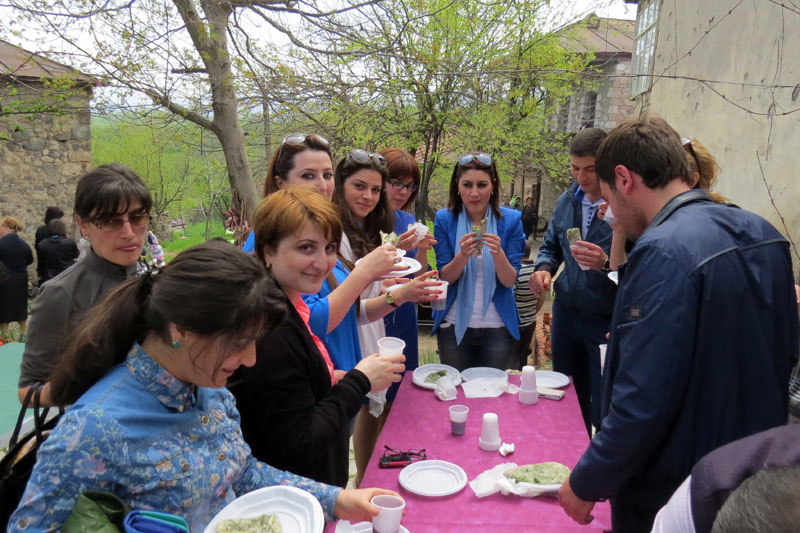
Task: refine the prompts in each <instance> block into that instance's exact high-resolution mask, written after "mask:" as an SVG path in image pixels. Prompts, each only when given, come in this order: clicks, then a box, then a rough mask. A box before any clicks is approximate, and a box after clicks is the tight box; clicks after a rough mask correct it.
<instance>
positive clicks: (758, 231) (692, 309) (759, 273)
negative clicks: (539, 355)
mask: <svg viewBox="0 0 800 533" xmlns="http://www.w3.org/2000/svg"><path fill="white" fill-rule="evenodd" d="M686 194H692V193H686ZM679 198H680V197H679ZM673 202H674V200H673V201H672V202H670V203H669V204H668V205H667V206H666V207H665V208H664V209H663V210H662V212H661V213H659V215H658V216H657V217H656V219H655V220H654V221H653V223H651V225H650V226H649V227H648V229H647V230H646V231H645V233H644V234H643V235H642V236H641V237H640V238H639V239H638V240H637V242H636V245H635V246H634V248H633V250H632V251H631V254H630V255H629V258H628V262H627V263H626V264H625V265H624V266H623V267H622V268H621V271H620V289H619V297H618V299H617V302H616V307H615V313H614V318H613V319H612V336H611V342H610V345H609V352H608V359H609V361H608V364H609V366H608V367H607V368H608V370H609V372H608V379H607V381H606V382H605V383H604V389H603V401H602V405H603V415H604V416H606V415H608V417H607V418H605V419H604V420H603V424H602V430H603V431H601V435H602V441H603V443H602V446H601V447H602V448H608V449H611V448H613V447H615V446H621V449H619V450H618V452H623V453H620V455H619V456H620V457H621V456H625V457H626V458H625V460H624V461H625V462H627V463H628V464H630V465H632V466H630V467H627V468H625V467H622V468H616V469H615V470H616V473H615V474H616V475H614V476H612V477H615V478H617V479H616V480H612V479H609V480H608V482H609V483H611V484H615V485H618V486H620V485H621V486H622V487H623V489H622V491H621V492H622V494H621V496H622V497H623V498H625V499H627V500H629V501H632V502H636V503H639V504H643V505H653V504H658V505H661V504H663V503H664V502H665V501H666V498H668V497H669V494H671V492H672V491H673V490H674V489H675V488H676V487H677V485H678V484H679V483H680V482H681V481H682V480H683V478H684V477H685V476H686V475H688V473H689V471H690V470H691V468H692V466H693V465H694V464H695V463H696V462H697V461H698V460H699V459H700V457H702V456H703V455H705V454H706V453H708V452H709V451H711V450H713V449H715V448H717V447H718V446H721V445H723V444H725V443H727V442H731V441H733V440H736V439H739V438H741V437H744V436H746V435H750V434H752V433H756V432H758V431H762V430H764V429H767V428H770V427H773V426H776V425H780V424H782V423H785V421H786V416H787V390H788V376H789V370H790V365H791V359H792V358H794V357H796V353H797V342H798V340H797V309H796V307H795V302H794V294H793V291H792V290H791V289H792V273H791V259H790V257H789V247H788V243H787V242H786V241H785V239H784V238H783V237H782V236H781V235H780V233H778V231H777V230H775V228H773V227H772V226H771V225H770V224H769V223H767V222H766V221H765V220H763V219H762V218H760V217H758V216H757V215H754V214H752V213H748V212H746V211H743V210H740V209H738V208H735V207H731V206H725V205H718V204H712V203H711V202H709V201H705V200H700V201H695V202H692V203H689V204H687V205H684V206H682V207H680V208H678V209H675V210H671V207H672V206H673V205H674V204H673ZM628 384H632V385H635V390H627V385H628ZM629 432H633V433H634V434H635V436H634V438H632V439H631V438H629V437H630V434H629ZM623 437H624V440H626V441H627V442H625V443H624V444H623V443H622V440H623ZM589 453H592V452H591V451H590V452H589ZM615 455H616V454H615ZM610 462H611V463H613V462H614V461H610ZM607 466H609V467H610V466H611V465H607ZM625 470H628V471H627V472H626V471H625ZM617 476H619V477H617ZM661 500H663V501H661Z"/></svg>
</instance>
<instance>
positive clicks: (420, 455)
mask: <svg viewBox="0 0 800 533" xmlns="http://www.w3.org/2000/svg"><path fill="white" fill-rule="evenodd" d="M384 448H385V451H384V452H383V456H381V459H380V462H379V463H378V466H379V467H380V468H398V467H403V466H406V465H409V464H411V463H413V462H414V461H421V460H423V459H426V457H427V456H426V455H425V448H421V449H418V450H407V451H403V450H395V449H394V448H390V447H389V446H384Z"/></svg>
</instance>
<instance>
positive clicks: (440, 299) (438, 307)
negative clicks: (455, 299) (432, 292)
mask: <svg viewBox="0 0 800 533" xmlns="http://www.w3.org/2000/svg"><path fill="white" fill-rule="evenodd" d="M439 283H441V285H439V286H437V287H436V288H437V289H439V290H440V291H442V293H441V294H437V295H436V299H435V300H432V301H431V309H433V310H434V311H442V310H443V309H444V308H445V304H447V285H448V283H447V282H446V281H442V280H439Z"/></svg>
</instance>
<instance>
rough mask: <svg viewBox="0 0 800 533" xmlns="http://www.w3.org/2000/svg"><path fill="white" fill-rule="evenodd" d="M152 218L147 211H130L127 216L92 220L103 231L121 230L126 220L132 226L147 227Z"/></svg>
mask: <svg viewBox="0 0 800 533" xmlns="http://www.w3.org/2000/svg"><path fill="white" fill-rule="evenodd" d="M150 219H151V217H150V215H148V214H147V213H130V214H128V216H127V217H114V218H103V219H100V220H92V221H91V222H92V224H94V225H95V226H97V228H98V229H100V230H103V231H119V230H121V229H122V227H123V226H124V225H125V223H126V222H128V223H129V224H130V225H131V228H146V227H147V225H148V224H149V223H150Z"/></svg>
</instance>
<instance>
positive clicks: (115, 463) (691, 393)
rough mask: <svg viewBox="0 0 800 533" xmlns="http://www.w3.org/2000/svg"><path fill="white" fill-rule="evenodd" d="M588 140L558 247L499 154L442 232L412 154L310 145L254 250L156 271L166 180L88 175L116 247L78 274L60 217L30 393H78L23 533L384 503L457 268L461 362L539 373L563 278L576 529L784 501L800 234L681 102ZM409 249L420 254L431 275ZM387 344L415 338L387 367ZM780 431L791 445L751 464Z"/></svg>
mask: <svg viewBox="0 0 800 533" xmlns="http://www.w3.org/2000/svg"><path fill="white" fill-rule="evenodd" d="M569 156H570V166H571V171H572V174H573V176H574V178H575V181H574V182H573V183H572V184H571V185H570V186H569V187H568V189H567V190H566V191H565V192H564V193H563V194H562V195H561V197H559V199H558V201H557V203H556V205H555V208H554V210H553V216H552V219H551V220H550V222H549V224H548V227H547V231H546V233H545V235H544V237H543V241H542V244H541V247H540V249H539V252H538V256H537V257H536V258H535V260H534V259H533V258H532V257H531V248H530V244H531V243H530V239H529V236H530V235H531V234H532V233H533V232H535V228H536V223H537V222H536V216H535V213H533V207H532V202H528V201H527V199H526V205H525V207H524V208H523V209H522V211H520V210H518V209H514V208H512V207H511V206H505V205H501V201H500V193H501V186H500V183H501V180H500V176H499V175H498V172H497V162H496V161H495V159H494V156H493V155H492V154H489V153H486V152H482V151H471V152H467V153H465V154H462V155H461V156H459V157H458V159H457V160H456V162H455V164H454V167H453V170H452V174H451V177H450V181H449V185H448V190H449V194H448V206H447V207H446V208H444V209H441V210H439V211H438V212H437V213H436V216H435V220H434V230H433V233H432V234H430V233H426V234H425V235H424V236H421V235H420V233H419V231H418V228H416V227H415V223H416V220H415V218H414V216H413V215H412V214H411V210H412V208H413V205H414V200H415V198H416V195H417V192H418V190H419V186H420V169H419V166H418V164H417V162H416V160H415V159H414V157H413V156H412V155H411V154H409V153H408V152H406V151H404V150H400V149H396V148H388V149H385V150H381V151H379V152H374V153H372V152H368V151H365V150H361V149H354V150H351V151H349V152H347V155H346V156H345V157H343V158H341V159H340V160H339V161H338V162H336V164H334V160H333V156H332V149H331V146H330V144H329V143H328V141H327V140H326V139H324V138H323V137H321V136H319V135H316V134H292V135H289V136H287V137H285V138H284V139H283V141H282V142H281V143H280V145H279V146H278V147H277V148H276V150H275V151H274V153H273V154H272V159H271V162H270V166H269V169H268V172H267V176H266V181H265V187H264V199H263V201H262V202H261V204H260V205H259V208H258V210H257V212H256V213H255V217H254V221H253V231H252V233H251V235H250V236H249V238H248V241H247V242H246V243H245V246H244V250H243V251H242V250H239V249H237V248H236V247H234V246H232V245H230V244H228V243H226V242H220V241H218V240H212V241H209V242H207V243H205V244H201V245H197V246H194V247H192V248H189V249H187V250H185V251H183V252H181V253H180V254H178V255H177V256H176V257H175V258H174V259H172V260H171V261H169V262H168V263H166V264H165V265H164V264H156V265H155V266H156V267H158V268H157V269H156V270H151V269H146V270H144V271H143V272H138V274H137V262H138V261H139V259H140V255H141V253H142V250H143V247H144V246H145V245H149V246H150V247H151V252H153V248H152V247H153V246H154V245H158V241H157V240H155V241H154V240H153V239H152V238H148V235H149V233H148V224H149V222H150V212H151V209H152V199H151V196H150V192H149V191H148V189H147V187H146V186H145V184H144V182H143V181H142V180H141V178H140V177H139V176H137V175H136V174H135V173H134V172H133V171H131V170H130V169H129V168H127V167H125V166H123V165H120V164H110V165H103V166H101V167H98V168H96V169H94V170H92V171H90V172H89V173H87V174H86V175H84V176H83V177H82V178H81V179H80V181H79V183H78V185H77V188H76V193H75V204H74V207H73V209H74V215H75V219H76V222H77V224H78V226H79V228H80V230H81V235H82V236H84V237H86V238H87V239H88V243H89V249H88V251H87V252H86V255H85V257H84V258H83V259H81V260H80V261H78V262H77V263H75V264H72V265H71V266H70V264H69V263H71V262H72V261H74V258H75V256H77V247H76V246H75V243H74V242H73V241H69V239H67V238H66V235H65V233H66V231H65V228H64V224H63V222H62V221H61V220H60V217H61V216H63V212H61V211H60V210H58V211H55V210H54V211H50V209H48V213H47V215H46V228H45V229H44V230H43V231H42V235H41V236H42V238H41V239H37V244H36V251H37V257H38V258H39V262H40V268H39V269H38V270H37V272H38V273H39V277H40V283H41V290H40V293H39V296H38V297H37V299H36V300H35V302H34V304H33V306H32V308H31V317H30V323H29V325H28V342H27V343H26V345H25V350H24V353H23V360H22V365H21V372H20V379H19V391H18V392H19V396H20V400H21V401H22V399H23V398H24V397H25V396H26V394H27V392H28V390H29V388H30V387H41V390H42V401H43V402H44V403H45V404H46V405H56V406H62V407H66V406H69V409H68V410H67V411H66V413H65V414H64V415H62V417H61V419H60V421H59V423H58V425H57V427H56V429H55V430H54V431H53V432H52V433H51V435H50V436H49V437H48V438H47V440H46V441H45V443H44V444H43V445H42V447H41V448H40V450H39V452H38V459H37V463H36V466H35V468H34V471H33V474H32V476H31V479H30V482H29V483H28V487H27V489H26V491H25V494H24V495H23V497H22V500H21V502H20V504H19V508H18V509H17V511H16V512H15V513H14V515H13V516H12V517H11V521H10V522H9V530H10V531H16V530H26V529H27V530H37V531H38V530H45V531H53V530H58V528H59V527H60V526H61V525H62V524H63V523H64V521H65V520H66V518H67V517H68V516H69V514H70V512H71V510H72V507H73V505H74V504H75V501H76V499H77V497H78V495H80V494H81V493H82V492H83V491H86V490H94V489H102V490H107V491H110V492H113V493H114V494H116V495H117V496H119V497H120V498H122V500H123V501H125V502H126V503H127V504H129V505H130V506H131V507H134V508H140V509H156V510H160V511H165V512H169V513H174V514H177V515H180V516H182V517H184V518H185V519H186V520H187V522H188V523H189V524H190V526H191V528H192V529H196V530H202V529H203V528H204V527H205V525H206V524H207V523H208V522H209V521H210V520H211V518H212V517H213V516H214V515H215V514H216V513H217V512H218V511H219V510H220V509H222V507H224V506H225V505H226V504H227V503H228V502H230V501H231V500H232V499H234V498H235V497H236V496H239V495H242V494H243V493H245V492H247V491H250V490H253V489H256V488H260V487H264V486H270V485H276V484H290V485H294V486H298V487H300V488H303V489H305V490H308V491H309V492H311V494H313V495H314V496H315V497H316V498H317V499H318V500H319V501H320V503H321V504H322V507H323V510H324V512H325V516H326V519H327V520H332V519H334V517H338V518H344V519H350V520H368V519H370V517H371V516H373V515H374V514H375V513H377V508H375V507H374V506H372V505H371V504H370V499H371V497H373V496H374V495H377V494H393V492H392V491H389V490H385V489H380V488H367V489H361V488H358V487H359V486H360V485H361V481H362V478H363V474H364V471H365V470H366V468H367V464H368V460H369V458H370V456H371V454H372V451H373V448H374V446H375V442H376V441H377V438H378V436H379V434H380V431H381V429H382V427H383V424H384V422H385V420H386V417H387V416H388V414H389V413H390V411H391V407H392V404H393V402H394V401H396V392H397V385H398V383H399V382H400V380H401V379H402V376H403V373H404V372H406V371H407V370H413V369H414V368H416V367H417V365H418V364H419V353H418V344H417V339H418V335H419V328H418V324H417V303H420V302H422V303H427V302H431V301H432V300H434V299H436V298H437V296H438V295H439V294H441V292H442V289H443V284H444V283H447V295H446V301H445V305H444V307H443V308H442V309H437V310H435V311H434V312H433V320H434V327H433V334H434V335H436V340H437V346H438V352H439V357H440V359H441V362H442V363H445V364H449V365H451V366H454V367H455V368H457V369H459V370H463V369H466V368H471V367H477V366H488V367H494V368H498V369H501V370H506V369H519V368H521V367H522V366H523V365H525V364H527V362H528V356H529V353H530V344H531V337H532V335H533V329H534V326H535V317H536V314H537V312H538V311H539V309H540V308H541V306H542V304H543V303H544V300H545V299H546V298H547V293H548V291H549V290H550V289H551V284H552V285H553V286H554V287H553V288H554V290H555V301H554V302H553V319H552V336H551V340H552V354H553V367H554V369H555V370H557V371H560V372H563V373H565V374H568V375H569V376H571V378H572V380H573V384H574V387H575V392H576V395H577V397H578V400H579V404H580V409H581V414H582V416H583V420H584V422H585V426H586V430H587V432H588V434H589V436H590V437H591V441H590V445H589V447H588V448H587V450H586V452H585V453H584V454H583V456H582V457H581V459H580V461H579V462H578V464H577V465H575V466H574V469H573V470H572V473H571V474H570V476H569V478H568V479H567V481H565V482H564V485H563V486H562V487H561V490H560V491H559V501H560V503H561V506H562V507H563V508H564V511H565V512H566V513H567V514H568V515H569V516H570V517H572V518H573V519H575V520H576V521H577V522H579V523H582V524H585V523H588V522H589V521H591V510H592V507H593V505H594V502H597V501H601V500H606V499H610V501H611V509H612V522H613V528H614V531H620V532H628V531H631V532H636V531H650V530H651V528H655V530H656V531H695V530H697V531H710V530H711V527H712V525H713V524H714V519H715V517H716V515H717V514H718V513H719V515H720V516H721V517H727V518H721V519H720V520H721V521H723V520H724V521H726V522H725V523H728V524H730V523H735V521H736V520H739V518H737V516H738V515H736V512H735V510H734V511H733V514H731V511H729V510H725V509H726V505H725V499H726V497H727V495H728V494H731V497H730V500H731V501H736V500H735V498H737V497H738V496H736V490H737V487H738V486H739V485H740V484H741V485H742V490H743V492H744V493H745V495H746V496H743V497H745V498H746V497H757V496H752V495H753V494H755V495H757V494H759V490H762V492H763V489H762V488H761V487H762V486H763V483H764V482H760V483H759V479H754V481H753V482H752V483H749V484H748V485H752V486H748V485H746V484H745V483H743V482H744V481H745V480H746V479H748V478H749V477H750V476H752V475H753V474H756V473H758V471H760V470H765V469H767V470H768V469H770V468H772V467H787V466H792V465H796V464H797V458H798V456H797V454H796V453H794V452H795V448H796V447H794V446H790V445H789V443H790V441H791V439H793V438H794V436H796V431H795V430H794V429H792V426H789V429H783V428H780V426H784V425H785V424H786V422H787V416H788V403H789V374H790V370H791V367H792V365H793V364H794V363H795V362H796V360H797V356H798V350H799V349H800V348H799V347H798V313H797V311H798V309H797V305H795V296H796V295H795V292H794V290H793V283H794V281H793V276H792V264H791V258H790V256H789V245H788V242H787V241H786V239H784V238H783V237H782V236H781V235H780V234H779V233H778V232H777V230H775V229H774V228H773V227H772V226H771V225H769V224H768V223H767V222H766V221H764V220H763V219H761V218H760V217H758V216H756V215H754V214H752V213H748V212H747V211H744V210H742V209H739V208H738V207H736V206H733V205H731V204H728V203H726V200H725V199H724V198H722V197H720V196H719V195H716V193H713V192H712V191H711V188H712V187H713V185H714V183H715V181H716V178H717V170H718V169H717V166H716V162H715V161H714V159H713V156H711V154H710V153H709V152H708V151H707V150H706V149H705V147H703V146H702V145H701V144H700V143H699V142H698V141H697V140H695V139H681V138H680V137H679V136H678V134H677V133H676V132H675V131H674V130H673V129H672V128H671V127H670V126H669V125H668V124H667V123H666V122H665V121H663V120H661V119H659V118H654V117H645V118H642V119H635V120H631V121H628V122H626V123H624V124H622V125H620V126H619V127H617V128H615V129H614V130H613V131H611V132H610V133H608V134H607V133H606V132H604V131H602V130H600V129H596V128H588V129H584V130H581V131H580V132H579V133H577V134H576V135H575V136H574V138H573V139H572V142H571V145H570V153H569ZM517 200H518V199H517ZM503 203H506V202H503ZM517 207H521V206H517ZM0 228H2V229H0V235H2V236H1V237H0V259H2V260H3V262H4V263H6V261H5V258H6V257H12V256H13V257H15V258H16V262H15V261H9V262H8V263H6V264H7V265H8V270H9V271H10V272H11V273H12V276H9V278H8V279H7V280H6V281H4V282H3V283H4V284H7V283H9V282H12V285H13V284H14V283H17V284H20V285H21V283H20V282H19V281H14V280H15V279H16V278H13V273H14V272H17V271H22V272H24V271H25V270H26V268H27V265H28V264H31V262H32V261H33V258H32V253H31V250H30V248H27V245H25V243H24V242H22V241H21V239H19V237H18V236H17V235H16V233H17V232H18V231H19V230H20V229H21V228H20V226H19V223H18V222H17V221H15V220H14V219H11V218H10V217H6V218H5V219H3V220H2V223H1V224H0ZM38 234H39V232H38V231H37V235H38ZM392 234H393V235H392ZM534 236H535V234H534ZM387 237H388V242H387ZM26 248H27V252H26V251H25V249H26ZM159 248H160V246H159ZM431 249H432V250H433V253H434V254H435V257H436V267H435V269H432V268H431V267H430V266H429V265H428V260H427V256H428V252H429V250H431ZM153 253H154V256H155V252H153ZM161 253H163V250H162V251H161ZM404 258H413V259H415V261H416V262H417V263H418V264H419V268H418V269H414V271H413V272H409V273H408V274H406V272H405V271H406V270H409V265H410V264H411V263H410V262H409V261H408V260H407V259H404ZM43 259H44V260H43ZM159 263H161V262H159ZM12 267H13V268H12ZM64 267H65V269H64ZM60 268H61V269H62V270H63V272H60V271H59V269H60ZM559 270H560V273H559ZM612 273H616V280H614V279H612V277H613V276H610V275H609V274H612ZM17 277H18V278H20V279H21V275H19V276H17ZM3 286H5V285H3ZM10 286H11V285H9V287H10ZM25 288H26V289H27V274H25ZM3 294H4V293H0V295H3ZM7 294H11V293H10V292H9V293H7ZM2 298H3V299H0V304H2V305H0V322H3V320H2V319H6V320H5V322H9V321H21V322H24V320H25V318H27V309H25V313H24V314H23V313H20V312H19V311H21V309H18V308H15V307H13V306H12V305H11V304H7V301H6V299H5V298H6V296H2ZM9 301H10V299H9ZM6 307H7V309H6ZM18 307H19V306H18ZM387 335H388V336H393V337H398V338H400V339H402V340H403V341H404V342H405V349H404V350H403V354H398V355H394V356H389V357H381V356H379V355H378V351H379V349H378V341H379V339H381V338H382V337H385V336H387ZM601 344H607V346H608V347H607V352H606V358H605V362H604V363H602V362H601V357H600V345H601ZM798 390H800V386H798ZM794 427H800V426H794ZM773 428H777V429H773ZM351 438H352V441H353V445H354V453H355V462H356V472H355V473H351V472H349V442H350V439H351ZM748 438H749V439H748ZM742 439H743V440H742ZM764 442H770V443H775V442H777V443H779V444H780V445H779V446H778V445H776V446H770V447H769V449H771V450H772V449H776V450H777V449H779V448H780V449H783V448H786V449H787V450H791V451H787V453H778V452H775V453H774V454H772V453H770V454H765V455H769V460H766V459H765V460H763V461H756V460H753V461H751V462H750V463H748V465H747V466H743V467H742V468H739V469H737V470H736V472H732V471H731V470H730V469H729V468H728V467H729V465H730V463H731V460H732V459H731V457H740V456H747V454H751V455H752V454H753V453H754V452H753V451H752V450H753V449H762V448H763V447H764V446H766V445H765V444H763V443H764ZM726 445H727V446H726ZM351 474H355V479H354V484H355V487H356V488H355V489H346V488H345V487H346V486H347V484H348V479H349V477H350V475H351ZM770 475H771V474H769V473H768V474H767V476H768V479H767V482H769V480H770V479H773V478H771V477H769V476H770ZM776 475H777V474H776ZM777 476H778V477H775V478H774V479H778V481H776V483H780V484H784V485H785V484H789V483H792V482H793V481H791V480H792V479H794V478H793V477H792V472H788V473H783V472H781V473H779V475H777ZM795 476H796V474H795ZM54 479H58V480H59V482H58V483H54V482H53V480H54ZM720 487H723V488H724V489H725V491H726V492H725V498H720V497H719V490H718V489H719V488H720ZM790 492H791V491H788V493H789V495H788V496H787V497H786V498H787V500H786V501H790V500H791V494H790ZM668 502H669V503H668ZM662 507H663V510H662V512H661V513H660V514H658V518H656V515H657V513H658V512H659V510H660V509H661V508H662ZM728 507H729V506H728ZM676 524H677V525H676ZM690 526H691V528H690ZM715 527H716V526H715ZM725 527H728V529H725ZM658 528H661V529H658ZM720 528H722V529H719V531H731V529H730V526H724V524H723V525H721V526H720Z"/></svg>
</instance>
